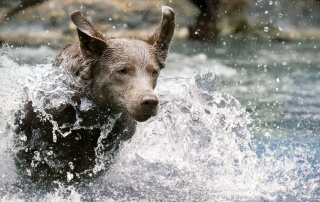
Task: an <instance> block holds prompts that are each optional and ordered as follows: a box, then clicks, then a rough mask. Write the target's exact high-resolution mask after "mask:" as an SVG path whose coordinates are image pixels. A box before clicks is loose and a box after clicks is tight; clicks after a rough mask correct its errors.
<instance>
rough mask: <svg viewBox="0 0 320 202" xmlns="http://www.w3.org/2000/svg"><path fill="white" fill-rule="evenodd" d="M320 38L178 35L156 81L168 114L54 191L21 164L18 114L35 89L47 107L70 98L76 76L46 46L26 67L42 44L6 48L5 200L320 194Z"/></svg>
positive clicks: (307, 197) (0, 178)
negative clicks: (98, 166)
mask: <svg viewBox="0 0 320 202" xmlns="http://www.w3.org/2000/svg"><path fill="white" fill-rule="evenodd" d="M239 41H240V42H239ZM223 43H225V44H226V45H223ZM316 44H317V42H315V41H312V40H310V41H306V42H301V43H300V44H299V43H298V42H292V43H288V42H285V43H284V44H283V43H275V42H273V41H269V40H259V39H255V38H246V39H240V40H239V39H234V38H231V37H230V38H225V39H223V41H221V42H218V44H217V45H215V46H212V45H206V44H201V43H198V42H188V41H185V40H177V39H176V40H175V41H173V46H172V52H171V54H169V58H168V60H167V67H166V68H165V69H164V70H163V71H162V73H161V74H162V75H163V76H165V77H172V78H160V79H159V82H158V85H157V88H156V93H157V94H158V97H159V100H160V109H159V114H158V115H157V116H156V117H153V118H151V119H150V120H148V121H146V122H144V123H139V124H138V126H137V131H136V133H135V134H134V136H133V138H132V139H131V140H129V141H126V142H124V143H123V144H122V145H121V147H120V149H119V151H118V153H117V154H116V156H115V157H114V159H113V160H112V163H111V164H110V165H109V167H108V169H105V170H103V169H104V168H102V170H101V171H100V172H97V173H94V172H90V173H89V174H88V176H86V177H83V178H82V179H81V180H80V181H77V182H75V181H73V180H72V179H71V181H70V182H69V183H67V182H66V181H67V177H68V176H66V178H65V181H63V180H62V181H60V182H59V181H56V182H55V183H54V184H53V185H52V187H49V188H48V187H46V188H43V187H42V188H41V186H40V187H39V186H35V185H34V183H31V182H29V183H28V182H27V183H26V182H25V181H23V179H22V178H21V176H20V175H19V174H18V172H17V169H16V167H15V164H14V155H15V153H16V152H17V151H18V150H19V149H20V148H19V147H18V145H17V142H18V141H17V140H16V138H17V136H16V135H15V134H14V133H13V129H14V124H13V119H14V113H15V112H16V111H17V110H18V109H20V108H21V106H22V103H23V101H24V100H25V99H27V98H29V99H30V98H32V99H33V100H38V102H37V104H36V106H37V107H38V109H40V110H41V109H43V108H46V107H50V106H51V107H53V106H57V105H59V104H60V103H64V102H68V100H69V99H70V95H71V94H72V93H73V91H72V89H71V88H70V87H69V85H70V84H72V80H70V77H68V75H67V74H66V73H63V71H60V70H56V69H55V68H52V67H51V65H50V64H49V63H48V62H47V61H46V60H47V59H50V56H51V57H52V55H53V54H51V53H50V52H49V51H48V52H47V53H46V54H44V55H43V57H44V60H42V62H45V64H42V65H39V64H38V65H35V62H32V61H31V62H29V63H30V64H32V65H31V66H29V65H24V64H23V63H24V61H26V59H25V60H24V59H21V58H23V57H25V58H32V57H31V56H30V54H31V55H32V52H33V51H26V52H22V51H20V52H19V51H16V50H7V49H8V48H2V49H1V53H0V57H1V58H0V61H1V62H0V71H1V74H0V75H2V80H1V86H0V95H1V97H0V138H1V147H0V159H1V160H2V162H3V166H2V167H1V168H0V195H1V196H0V197H1V201H19V200H20V201H25V200H32V201H79V200H83V201H99V200H100V201H113V200H116V201H127V200H139V201H140V200H160V201H161V200H169V201H179V200H181V201H319V200H320V193H319V191H320V190H319V172H320V164H319V159H320V157H319V154H320V153H319V152H320V151H319V148H320V147H319V146H320V145H319V144H320V143H319V142H320V141H319V134H318V131H319V124H318V122H319V120H318V119H319V118H318V117H319V116H318V114H319V113H318V112H319V109H320V108H319V106H318V103H317V101H318V100H319V92H318V91H319V88H318V86H319V85H317V84H318V75H319V65H318V64H320V63H319V59H318V57H317V55H318V54H319V51H318V48H315V46H316ZM26 54H29V55H26ZM50 54H51V55H50ZM48 55H49V57H48V58H45V57H46V56H48ZM16 58H18V59H19V58H20V60H17V59H16ZM39 58H40V57H38V59H39ZM40 61H41V60H40ZM16 62H18V63H16ZM284 62H285V63H286V65H283V63H284ZM195 70H196V71H198V72H194V71H195ZM178 77H179V78H178ZM105 168H106V167H105Z"/></svg>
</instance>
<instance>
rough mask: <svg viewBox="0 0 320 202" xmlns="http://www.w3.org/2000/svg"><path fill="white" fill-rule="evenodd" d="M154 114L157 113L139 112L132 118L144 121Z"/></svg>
mask: <svg viewBox="0 0 320 202" xmlns="http://www.w3.org/2000/svg"><path fill="white" fill-rule="evenodd" d="M155 115H157V113H155V114H140V115H135V116H133V117H132V118H134V120H136V121H138V122H144V121H146V120H148V119H149V118H151V117H152V116H155Z"/></svg>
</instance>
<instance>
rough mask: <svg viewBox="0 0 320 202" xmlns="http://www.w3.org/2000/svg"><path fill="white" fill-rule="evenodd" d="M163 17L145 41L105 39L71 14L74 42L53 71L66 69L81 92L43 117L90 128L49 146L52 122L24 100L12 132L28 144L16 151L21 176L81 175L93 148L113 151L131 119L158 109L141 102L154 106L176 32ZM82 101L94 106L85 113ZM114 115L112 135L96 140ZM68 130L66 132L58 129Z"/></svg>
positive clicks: (168, 15)
mask: <svg viewBox="0 0 320 202" xmlns="http://www.w3.org/2000/svg"><path fill="white" fill-rule="evenodd" d="M162 13H163V18H162V22H161V25H160V26H159V28H158V29H157V30H156V31H155V32H154V33H153V34H152V35H151V36H150V37H149V38H148V39H146V40H139V39H133V38H124V39H115V38H108V39H105V38H104V37H103V35H102V34H101V33H100V32H99V31H97V30H96V29H95V28H94V27H93V25H92V24H91V23H90V22H89V21H88V20H87V19H86V18H85V17H83V16H82V14H81V13H80V12H79V11H78V12H74V13H72V14H71V19H72V21H73V22H74V23H75V25H76V26H77V31H78V36H79V43H76V44H71V45H67V46H66V47H65V48H64V49H62V50H61V52H60V53H59V54H58V55H57V57H56V59H55V61H54V66H57V67H58V66H62V67H64V68H65V69H67V70H68V72H69V73H70V74H72V75H73V77H74V78H75V80H77V82H78V83H79V86H81V88H80V89H79V90H78V91H77V93H76V94H75V96H74V97H73V98H72V101H73V102H74V103H76V104H74V105H71V104H67V103H66V104H64V105H61V106H60V108H59V109H55V110H53V109H51V110H47V111H46V113H48V114H50V115H52V119H53V121H56V122H57V123H58V126H59V127H60V126H62V125H63V124H71V125H73V124H74V123H75V122H76V121H77V118H76V117H77V116H78V117H79V118H81V119H83V121H82V122H81V124H82V126H83V127H91V129H84V128H80V129H72V130H71V133H70V134H69V135H68V136H66V137H63V136H62V135H60V134H56V136H57V140H56V141H54V140H53V134H52V131H53V125H52V123H51V122H50V121H48V120H42V119H41V116H42V115H41V114H39V113H38V112H36V111H35V109H34V108H33V106H32V102H30V101H28V102H27V103H26V105H25V108H24V109H23V110H20V112H18V113H17V114H16V116H17V117H16V124H17V129H16V133H17V134H18V135H19V136H20V135H21V134H23V135H26V136H27V141H25V142H22V146H23V147H25V148H26V149H23V150H20V151H19V152H18V153H17V158H16V165H17V167H18V168H19V169H20V171H22V172H21V173H22V174H25V175H31V178H33V179H35V180H39V179H42V178H46V179H56V178H61V177H64V178H65V177H66V174H67V173H68V172H69V173H74V174H75V175H74V176H78V174H79V173H82V174H84V173H86V172H87V170H88V169H89V170H90V169H92V168H93V167H94V165H95V163H96V161H97V159H96V156H97V150H96V148H97V146H99V152H109V151H112V152H113V151H116V150H117V148H118V147H119V144H120V143H121V141H125V140H127V139H129V138H131V136H132V135H133V133H134V130H135V125H136V120H138V121H145V120H147V119H148V118H150V117H151V116H154V115H155V114H156V111H157V108H156V107H155V106H151V105H150V104H149V105H148V104H147V105H146V104H145V103H147V102H146V101H144V99H147V101H148V99H149V100H150V102H152V103H153V105H155V104H156V103H157V100H156V97H155V95H154V93H153V89H154V88H155V86H156V82H157V78H158V73H159V72H160V70H161V69H162V68H164V67H165V59H166V57H167V53H168V49H169V45H170V42H171V39H172V35H173V31H174V27H175V24H174V12H173V10H172V9H171V8H169V7H164V8H163V10H162ZM122 69H125V70H126V72H127V73H126V74H125V75H122V74H121V73H119V72H121V70H122ZM155 73H157V74H155ZM84 97H86V98H88V99H89V100H91V101H93V103H94V107H93V108H92V109H90V110H89V111H85V112H84V111H81V110H80V104H81V99H82V98H84ZM141 100H142V101H141ZM154 100H156V101H154ZM118 113H121V116H120V118H118V119H117V121H116V123H115V125H114V127H113V128H112V130H111V132H110V133H109V134H108V136H107V137H101V131H102V130H101V127H103V126H104V125H106V124H107V123H108V121H109V120H110V117H112V116H116V115H117V114H118ZM67 131H70V128H65V129H63V130H62V132H67ZM98 143H99V144H98ZM49 151H53V154H52V155H51V156H48V155H47V154H48V152H49ZM37 155H38V157H39V158H38V157H37ZM70 162H72V164H73V166H70ZM30 165H32V166H31V167H30ZM26 169H29V171H30V172H31V174H30V172H26Z"/></svg>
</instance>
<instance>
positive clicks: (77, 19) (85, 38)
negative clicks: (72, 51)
mask: <svg viewBox="0 0 320 202" xmlns="http://www.w3.org/2000/svg"><path fill="white" fill-rule="evenodd" d="M71 20H72V22H73V23H74V24H75V25H76V27H77V31H78V36H79V41H80V49H81V54H82V57H83V58H84V59H95V58H98V57H100V56H101V55H102V53H103V51H104V50H105V49H106V48H107V40H106V38H104V37H103V35H102V34H101V33H100V32H99V31H98V30H96V29H95V28H94V27H93V25H92V24H91V23H90V22H89V20H88V19H87V18H85V17H84V16H83V15H82V13H81V12H80V11H75V12H73V13H71Z"/></svg>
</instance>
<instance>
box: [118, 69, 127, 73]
mask: <svg viewBox="0 0 320 202" xmlns="http://www.w3.org/2000/svg"><path fill="white" fill-rule="evenodd" d="M118 72H119V74H126V73H128V71H127V70H126V69H121V70H120V71H118Z"/></svg>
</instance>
